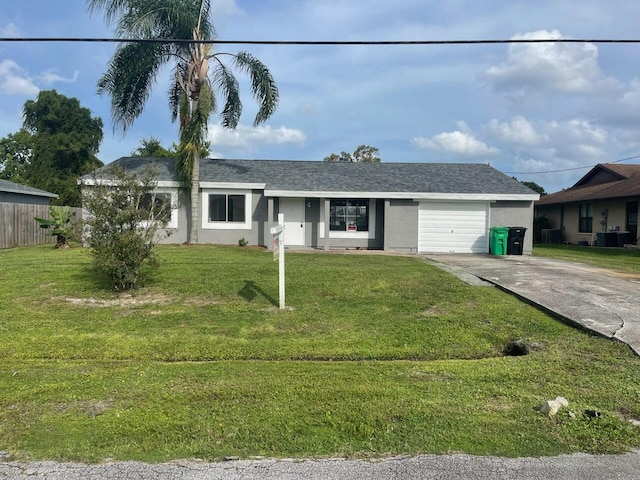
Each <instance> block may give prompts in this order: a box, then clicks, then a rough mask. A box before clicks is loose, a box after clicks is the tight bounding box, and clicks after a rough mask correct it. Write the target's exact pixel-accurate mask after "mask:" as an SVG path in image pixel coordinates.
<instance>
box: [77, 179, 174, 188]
mask: <svg viewBox="0 0 640 480" xmlns="http://www.w3.org/2000/svg"><path fill="white" fill-rule="evenodd" d="M79 183H80V185H86V186H89V187H92V186H94V185H104V186H105V187H113V186H115V185H119V183H120V182H118V181H117V180H113V179H108V178H104V179H103V178H98V179H95V178H82V179H80V181H79ZM156 186H157V187H160V188H178V187H179V186H180V182H176V181H173V180H159V181H158V182H156Z"/></svg>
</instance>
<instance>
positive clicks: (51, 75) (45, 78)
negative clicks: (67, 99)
mask: <svg viewBox="0 0 640 480" xmlns="http://www.w3.org/2000/svg"><path fill="white" fill-rule="evenodd" d="M79 73H80V72H78V70H76V71H75V72H73V76H72V77H70V78H66V77H63V76H62V75H59V74H58V73H56V71H55V70H53V69H50V70H45V71H44V72H42V73H41V74H40V81H41V82H42V83H44V84H45V85H51V84H53V83H57V82H61V83H75V82H76V80H77V79H78V74H79Z"/></svg>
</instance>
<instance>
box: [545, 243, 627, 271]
mask: <svg viewBox="0 0 640 480" xmlns="http://www.w3.org/2000/svg"><path fill="white" fill-rule="evenodd" d="M533 255H537V256H540V257H549V258H556V259H558V260H567V261H571V262H580V263H588V264H590V265H595V266H597V267H603V268H610V269H613V270H619V271H621V272H629V273H639V274H640V250H636V249H627V248H603V247H583V246H579V245H543V244H540V245H535V246H534V248H533Z"/></svg>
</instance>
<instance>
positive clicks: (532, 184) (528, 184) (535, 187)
mask: <svg viewBox="0 0 640 480" xmlns="http://www.w3.org/2000/svg"><path fill="white" fill-rule="evenodd" d="M520 183H521V184H522V185H524V186H525V187H529V188H530V189H531V190H533V191H534V192H538V193H539V194H540V196H541V197H544V196H545V195H546V194H547V192H546V191H545V190H544V187H543V186H541V185H538V184H537V183H536V182H520Z"/></svg>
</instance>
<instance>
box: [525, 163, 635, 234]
mask: <svg viewBox="0 0 640 480" xmlns="http://www.w3.org/2000/svg"><path fill="white" fill-rule="evenodd" d="M639 201H640V165H620V164H615V163H601V164H598V165H596V166H595V167H594V168H592V169H591V170H590V171H589V172H588V173H587V174H586V175H585V176H584V177H582V178H581V179H580V180H578V182H577V183H576V184H575V185H574V186H572V187H571V188H567V189H565V190H562V191H560V192H557V193H553V194H551V195H546V196H544V197H542V198H541V199H540V200H538V201H537V202H536V215H537V216H544V217H546V218H548V219H549V220H550V227H551V229H552V230H553V231H554V232H556V233H557V234H556V235H554V239H555V240H556V241H558V242H567V243H573V244H578V243H585V242H586V244H588V245H594V244H595V243H597V239H598V233H605V232H629V233H628V236H627V238H626V240H627V241H626V242H624V243H636V240H637V239H638V202H639ZM601 238H602V237H601ZM543 240H545V239H544V238H543ZM616 245H617V244H616ZM600 246H602V245H600ZM609 246H610V245H609Z"/></svg>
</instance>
